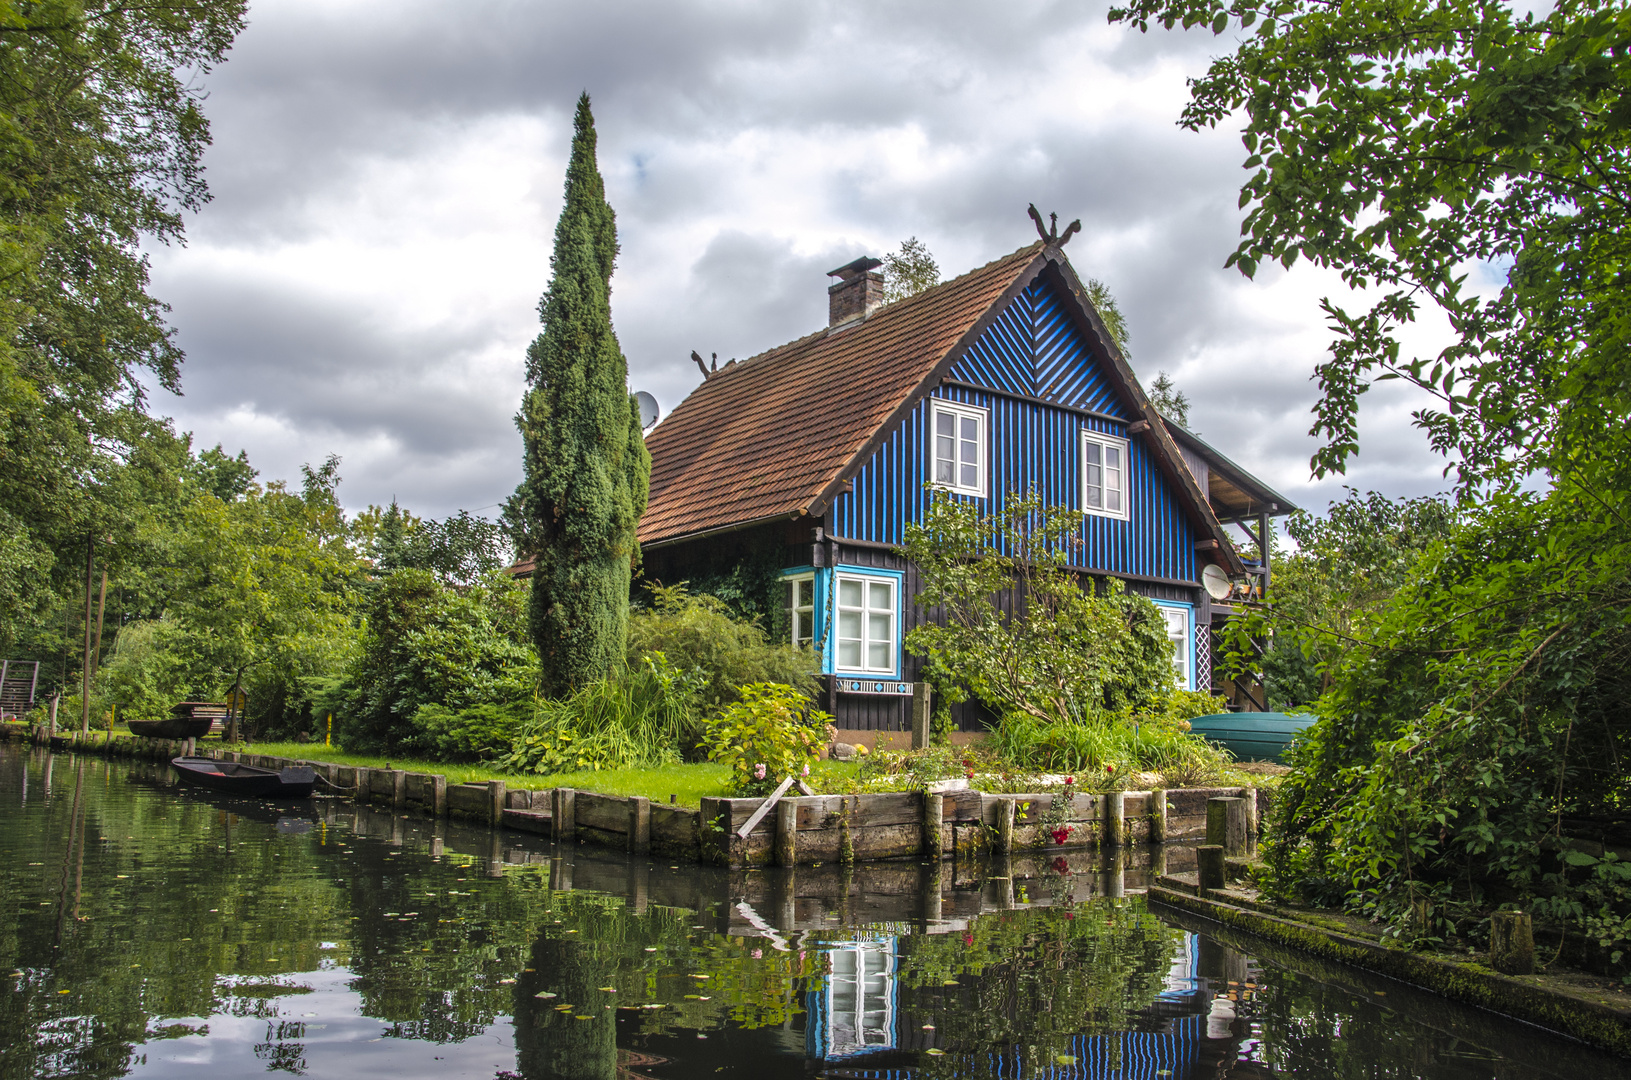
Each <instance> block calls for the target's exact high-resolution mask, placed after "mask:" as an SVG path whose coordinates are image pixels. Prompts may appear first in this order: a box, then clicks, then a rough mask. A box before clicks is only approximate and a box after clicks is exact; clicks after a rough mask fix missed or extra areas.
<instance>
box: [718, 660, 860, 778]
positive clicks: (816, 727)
mask: <svg viewBox="0 0 1631 1080" xmlns="http://www.w3.org/2000/svg"><path fill="white" fill-rule="evenodd" d="M811 706H812V702H811V701H810V699H809V698H808V697H806V696H805V695H804V694H802V693H800V692H799V691H798V690H795V689H794V688H793V687H791V686H787V685H784V684H782V683H753V684H751V685H749V686H744V687H742V689H741V696H740V699H739V700H738V701H736V702H735V703H734V704H732V705H731V706H730V707H729V708H727V709H726V710H725V711H724V713H722V714H721V715H720V716H719V718H718V719H717V720H714V721H712V722H710V723H709V725H708V729H707V731H706V733H705V734H704V735H703V740H702V741H703V745H705V746H706V747H707V748H708V757H709V759H710V760H712V761H719V762H723V763H725V764H727V765H729V766H730V769H731V786H732V788H733V789H734V790H735V791H736V793H737V794H738V795H768V794H769V793H770V792H771V791H773V790H774V789H775V788H776V785H778V784H780V783H781V782H782V780H784V779H785V778H787V777H789V776H808V775H810V763H811V762H812V761H814V760H815V757H816V748H817V747H818V746H820V745H821V739H822V735H823V733H824V732H825V730H826V725H827V724H828V723H830V722H831V721H832V717H830V716H828V715H827V714H826V713H824V712H821V711H820V710H818V709H815V708H812V707H811Z"/></svg>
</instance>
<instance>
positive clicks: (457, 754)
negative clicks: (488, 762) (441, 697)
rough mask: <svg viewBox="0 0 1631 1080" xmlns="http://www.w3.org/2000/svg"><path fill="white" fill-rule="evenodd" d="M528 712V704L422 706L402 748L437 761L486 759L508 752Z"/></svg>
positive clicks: (529, 705)
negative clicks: (463, 706) (419, 752)
mask: <svg viewBox="0 0 1631 1080" xmlns="http://www.w3.org/2000/svg"><path fill="white" fill-rule="evenodd" d="M531 712H532V706H531V703H530V702H528V703H519V702H512V703H510V704H505V705H472V706H470V707H469V708H465V709H449V708H448V707H447V706H445V705H421V706H419V711H418V712H417V713H415V714H414V716H413V726H414V728H415V734H414V735H412V736H410V737H409V738H407V739H404V740H403V745H404V747H405V748H406V749H408V750H416V751H422V752H424V753H426V754H428V755H429V756H431V757H433V758H436V759H437V760H440V761H477V760H480V759H483V758H489V757H492V756H493V755H495V754H502V753H507V752H508V751H509V749H510V747H511V745H512V744H513V743H514V742H515V739H516V736H517V734H519V732H520V730H521V725H522V723H523V722H524V721H525V720H526V718H527V716H528V714H530V713H531Z"/></svg>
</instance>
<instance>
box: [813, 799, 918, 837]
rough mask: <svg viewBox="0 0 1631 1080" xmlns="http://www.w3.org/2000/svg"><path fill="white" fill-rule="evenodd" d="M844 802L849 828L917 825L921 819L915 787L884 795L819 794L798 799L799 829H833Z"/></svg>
mask: <svg viewBox="0 0 1631 1080" xmlns="http://www.w3.org/2000/svg"><path fill="white" fill-rule="evenodd" d="M846 804H847V805H848V808H849V826H850V828H851V829H860V828H866V827H869V826H873V825H917V824H920V823H921V822H922V820H923V802H922V797H921V796H919V795H918V794H917V793H916V792H914V791H900V792H890V793H888V794H883V795H819V796H817V797H816V798H813V799H800V800H799V831H800V832H803V831H804V830H806V829H835V828H837V827H838V821H839V817H840V816H841V815H842V813H843V811H844V809H845V806H846Z"/></svg>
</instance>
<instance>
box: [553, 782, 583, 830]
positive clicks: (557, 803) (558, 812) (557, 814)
mask: <svg viewBox="0 0 1631 1080" xmlns="http://www.w3.org/2000/svg"><path fill="white" fill-rule="evenodd" d="M577 795H578V793H577V792H576V791H574V790H573V789H572V788H555V789H554V792H553V805H552V807H551V810H550V815H551V819H552V820H553V821H554V823H555V839H556V840H570V839H572V838H573V837H574V836H575V835H576V834H577V828H578V804H577Z"/></svg>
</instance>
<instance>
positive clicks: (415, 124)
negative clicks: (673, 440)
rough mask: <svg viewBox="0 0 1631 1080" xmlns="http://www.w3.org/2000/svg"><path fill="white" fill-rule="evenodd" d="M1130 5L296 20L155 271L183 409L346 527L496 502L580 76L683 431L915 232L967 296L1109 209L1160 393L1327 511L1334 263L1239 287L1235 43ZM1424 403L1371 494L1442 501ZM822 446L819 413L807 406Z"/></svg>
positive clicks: (252, 50) (254, 47) (645, 9)
mask: <svg viewBox="0 0 1631 1080" xmlns="http://www.w3.org/2000/svg"><path fill="white" fill-rule="evenodd" d="M1105 10H1106V6H1105V5H1104V4H1101V3H1094V2H1092V0H1089V2H1086V3H1083V2H1073V3H1048V2H1019V0H1009V2H1007V3H1002V4H995V3H990V2H985V3H964V2H960V0H933V2H923V3H876V4H870V5H858V4H839V3H823V2H813V0H807V2H804V3H799V4H785V3H783V4H771V3H748V2H746V0H740V2H720V3H679V2H675V0H663V2H653V3H612V2H601V3H588V4H585V3H578V4H572V5H567V4H562V3H552V2H531V3H498V2H487V0H441V2H434V3H433V2H412V0H391V2H389V3H386V2H340V0H321V2H307V0H268V2H265V3H260V4H255V5H253V6H252V7H251V8H250V13H249V27H248V29H247V30H246V31H245V32H244V34H243V35H242V36H241V37H240V38H239V40H238V43H237V45H236V47H235V48H234V49H233V51H232V54H231V57H230V59H229V61H228V62H227V63H226V64H225V65H224V66H223V67H221V68H220V69H218V70H217V71H215V72H214V73H212V74H211V75H210V76H209V77H208V78H207V79H206V80H204V83H203V85H204V87H205V88H206V90H207V92H208V100H207V102H206V103H205V108H206V111H207V113H208V115H209V117H210V120H211V123H212V125H213V129H214V136H215V145H214V147H213V148H212V149H211V150H210V152H209V155H208V157H207V159H206V162H207V165H208V179H209V183H210V186H211V188H212V190H213V192H214V196H215V197H214V201H213V202H212V203H211V204H210V205H209V206H208V207H207V208H205V210H204V211H203V213H201V214H200V215H198V216H196V217H195V218H193V219H192V220H191V221H190V222H189V226H188V233H189V239H188V243H187V245H186V246H185V247H183V248H175V249H160V250H158V251H156V252H155V253H154V256H153V287H154V291H155V292H156V293H157V295H158V296H160V297H161V298H162V299H164V300H166V301H168V302H169V303H170V304H171V305H173V312H172V322H173V324H174V326H175V327H176V328H177V331H178V333H179V338H180V343H181V345H182V347H183V348H184V349H185V350H186V352H187V363H186V365H185V367H184V369H183V387H184V391H185V396H182V397H179V398H178V397H173V396H171V395H168V394H163V393H159V394H156V395H155V402H154V404H155V407H156V409H157V410H158V411H160V412H163V413H166V414H168V415H171V416H174V417H175V418H176V421H177V423H178V425H179V426H180V427H181V428H182V429H183V430H191V431H193V432H195V435H196V439H197V441H198V443H199V444H200V445H202V446H210V445H213V444H215V443H217V442H219V443H221V444H223V445H224V446H225V448H226V449H227V450H228V451H231V452H236V451H237V450H239V449H246V450H248V452H249V456H250V458H251V460H252V462H253V463H254V464H255V465H256V466H257V467H258V468H259V469H260V470H261V472H262V476H263V478H278V477H292V476H296V475H298V469H299V466H300V464H301V463H302V462H314V463H315V462H319V461H321V460H322V459H323V458H324V457H325V456H326V455H328V454H330V453H335V454H339V455H340V456H341V457H342V458H343V464H342V467H341V472H342V475H343V476H344V478H345V480H344V484H343V485H342V487H341V496H342V498H343V500H344V501H345V503H346V504H347V505H348V506H349V507H351V508H353V509H360V508H362V507H364V506H366V505H368V504H370V503H384V502H388V501H389V500H390V499H391V498H392V497H393V496H394V497H396V498H397V499H399V500H400V501H401V502H402V503H403V505H404V506H406V507H407V508H408V509H410V510H412V511H413V512H415V513H418V514H421V515H434V516H441V515H445V514H448V513H450V512H452V511H454V510H457V509H460V508H463V509H468V510H473V511H479V512H482V513H485V514H492V513H493V512H494V508H495V505H496V504H497V503H498V502H499V501H500V500H501V499H503V498H504V497H505V496H506V495H507V494H508V493H509V492H510V491H512V490H513V489H514V487H515V484H516V482H517V481H518V480H519V478H520V461H521V449H520V439H519V436H518V435H517V434H516V432H515V428H514V425H513V422H512V419H511V418H512V416H513V414H514V412H515V408H516V405H517V402H518V400H519V398H520V394H521V390H522V357H523V353H524V350H525V347H526V344H527V342H528V341H529V340H530V339H531V338H532V337H533V336H534V335H536V334H537V332H538V318H537V311H536V305H537V302H538V297H539V294H540V293H541V292H542V291H543V289H544V287H545V285H546V284H547V280H548V268H549V255H550V243H551V237H552V234H553V230H554V224H555V219H556V217H557V215H558V214H559V212H560V201H561V187H562V182H563V177H564V171H565V164H566V155H567V151H568V147H569V143H570V138H571V117H572V109H573V106H574V103H575V100H576V98H577V95H578V93H579V91H580V90H584V89H587V90H588V91H589V93H590V94H591V96H592V98H593V101H594V113H595V122H596V127H597V129H598V131H599V135H600V167H601V170H602V172H603V173H604V175H605V177H606V187H607V194H608V197H609V199H610V201H611V203H612V205H613V207H614V208H615V209H616V211H617V218H618V233H619V238H620V240H621V243H622V254H621V256H620V258H619V263H618V271H617V274H616V276H615V277H614V278H613V281H612V288H613V294H612V311H613V318H614V320H615V323H616V328H617V332H618V335H619V338H620V340H621V342H622V345H623V350H624V352H625V354H626V355H627V356H628V359H629V368H630V380H631V387H632V388H633V389H643V390H649V391H650V392H652V393H653V394H655V395H656V397H657V399H658V401H659V402H660V403H661V405H662V407H663V409H664V411H665V412H666V411H667V410H668V409H670V408H672V407H673V406H674V405H675V404H676V403H678V402H679V401H680V400H681V399H682V398H683V397H684V396H685V394H686V393H688V392H689V391H690V390H691V389H692V388H693V387H694V386H695V385H696V383H697V382H698V381H699V378H700V376H699V375H698V373H697V370H696V368H695V366H694V365H693V364H692V363H691V362H690V360H689V359H688V356H689V353H690V351H691V350H692V349H697V350H698V351H700V352H701V353H703V355H707V354H708V353H711V352H717V353H719V355H720V359H721V361H722V362H723V360H725V359H726V358H728V357H732V356H738V357H745V356H748V355H751V354H753V353H757V352H760V351H763V350H764V349H766V348H769V347H772V346H774V345H778V344H780V343H782V342H784V341H787V340H790V339H792V338H794V337H797V336H800V335H802V334H805V333H808V332H809V331H811V330H813V329H816V328H818V327H820V326H821V325H823V324H824V323H825V321H826V287H827V284H828V279H827V278H826V277H825V276H824V275H825V271H827V270H830V269H832V268H833V267H835V266H838V265H840V264H842V263H845V262H848V261H850V260H851V259H853V258H855V257H856V256H858V255H862V254H873V255H880V256H881V255H883V254H884V253H885V252H887V251H889V250H891V249H893V248H895V247H896V246H897V245H898V244H899V243H900V241H901V240H903V239H905V238H906V237H908V236H916V237H918V238H919V239H921V240H923V241H924V242H925V243H926V244H927V245H928V247H929V249H930V250H931V251H932V252H933V253H934V255H935V257H936V259H937V260H938V262H939V264H940V266H941V269H942V272H943V273H944V274H945V276H947V277H950V276H955V275H956V274H960V273H963V272H964V271H966V270H968V269H971V268H973V267H975V266H978V265H980V264H983V263H985V262H987V261H989V260H991V259H993V258H996V257H998V256H1000V255H1003V254H1006V253H1008V252H1010V251H1013V250H1014V249H1016V248H1018V247H1021V246H1023V245H1025V244H1027V243H1030V242H1031V241H1032V240H1033V239H1035V235H1036V234H1035V232H1034V230H1033V228H1032V226H1031V223H1030V221H1029V220H1028V219H1027V217H1026V215H1025V207H1026V204H1027V203H1030V202H1035V203H1036V204H1037V206H1038V207H1039V208H1041V209H1042V210H1043V212H1044V213H1046V212H1048V211H1057V212H1058V213H1059V215H1060V218H1061V226H1062V224H1063V222H1065V221H1068V220H1070V219H1071V218H1075V217H1080V218H1081V220H1082V224H1083V231H1082V233H1081V234H1080V235H1079V236H1078V237H1076V238H1075V239H1074V240H1073V241H1072V242H1071V244H1070V246H1069V248H1068V249H1067V250H1068V254H1069V255H1070V257H1071V259H1072V261H1073V262H1074V264H1075V265H1076V268H1077V270H1078V271H1079V272H1080V273H1081V274H1082V275H1083V276H1084V277H1086V276H1093V277H1098V278H1100V279H1102V280H1103V281H1104V282H1106V283H1107V284H1108V285H1109V287H1110V289H1111V290H1112V292H1113V293H1114V294H1115V295H1116V296H1117V297H1118V299H1119V301H1120V304H1121V307H1122V309H1123V311H1124V312H1125V314H1126V315H1127V318H1128V322H1129V324H1130V326H1131V330H1132V338H1131V350H1130V352H1131V360H1132V362H1133V365H1134V367H1135V368H1136V369H1137V370H1138V372H1139V374H1140V376H1141V377H1143V378H1144V379H1145V381H1146V384H1147V382H1148V380H1149V379H1151V378H1153V377H1154V375H1155V373H1156V372H1157V371H1160V370H1165V371H1168V372H1170V373H1171V374H1172V375H1173V377H1174V378H1175V379H1176V380H1177V383H1178V385H1179V387H1180V388H1181V389H1182V390H1184V391H1185V392H1186V393H1187V394H1188V395H1189V397H1190V399H1191V400H1192V401H1193V402H1194V409H1193V412H1192V414H1191V419H1192V422H1193V426H1194V427H1195V428H1196V429H1197V430H1198V431H1199V432H1201V433H1202V435H1203V436H1204V437H1206V438H1207V439H1208V440H1209V441H1211V442H1212V443H1213V444H1214V445H1216V446H1217V447H1218V448H1219V449H1221V450H1222V451H1223V452H1224V453H1226V454H1228V455H1230V456H1231V457H1233V458H1234V459H1235V460H1236V461H1238V462H1240V463H1241V464H1243V465H1245V466H1247V467H1248V468H1250V469H1252V470H1253V471H1255V472H1256V473H1257V474H1258V475H1260V476H1261V477H1263V478H1264V479H1265V480H1267V481H1268V482H1269V483H1271V484H1272V485H1274V486H1275V487H1277V488H1279V489H1280V490H1281V491H1282V492H1284V493H1285V494H1287V495H1289V496H1291V497H1292V498H1294V499H1297V500H1298V501H1300V502H1301V503H1302V504H1303V505H1304V506H1307V507H1310V508H1322V507H1323V506H1324V505H1325V503H1326V501H1327V500H1328V499H1329V498H1331V497H1333V496H1334V495H1336V494H1338V493H1339V487H1340V483H1341V481H1332V480H1326V481H1322V482H1318V483H1316V482H1314V481H1312V480H1311V478H1310V475H1309V469H1308V458H1309V455H1310V453H1311V451H1312V449H1313V445H1314V444H1313V441H1312V440H1311V439H1310V438H1309V437H1308V435H1307V430H1308V427H1309V424H1310V416H1309V413H1308V409H1309V407H1310V405H1311V404H1312V403H1313V401H1314V398H1315V386H1314V384H1313V383H1312V382H1310V380H1309V376H1310V374H1311V373H1312V370H1313V366H1314V364H1315V363H1316V362H1318V360H1319V359H1320V358H1321V357H1322V356H1323V355H1324V352H1325V349H1326V346H1327V343H1328V342H1329V340H1330V337H1331V335H1330V333H1329V331H1328V330H1326V329H1325V327H1324V326H1323V324H1322V321H1321V319H1320V316H1319V310H1318V299H1319V297H1320V296H1321V295H1324V294H1327V293H1330V294H1334V295H1339V296H1340V295H1342V288H1341V286H1340V284H1339V283H1337V282H1336V281H1335V279H1334V278H1331V277H1329V276H1326V275H1322V274H1320V273H1319V272H1316V271H1313V270H1311V269H1306V268H1299V269H1297V270H1294V271H1292V272H1291V273H1289V274H1285V273H1276V272H1272V271H1265V272H1264V273H1263V274H1262V275H1261V276H1260V277H1259V279H1258V280H1257V281H1255V282H1250V281H1247V280H1245V279H1243V278H1241V277H1240V276H1239V274H1238V273H1236V272H1235V271H1233V270H1224V269H1222V266H1223V262H1224V259H1225V258H1226V257H1227V255H1228V254H1229V252H1230V251H1231V250H1232V249H1233V246H1234V243H1235V238H1236V236H1237V234H1238V230H1239V221H1240V212H1239V211H1238V210H1237V208H1236V200H1237V192H1238V186H1239V183H1240V179H1241V177H1242V173H1241V171H1240V169H1239V163H1240V161H1241V159H1242V158H1243V156H1244V151H1243V150H1242V149H1241V146H1240V142H1239V136H1238V133H1237V132H1235V131H1232V130H1230V131H1218V132H1211V133H1206V134H1199V135H1197V134H1193V133H1190V132H1186V131H1183V130H1181V129H1179V128H1178V127H1176V126H1175V124H1174V121H1175V120H1176V118H1177V116H1178V113H1179V111H1180V109H1181V108H1182V106H1183V103H1184V101H1185V99H1186V88H1185V78H1186V77H1188V76H1192V75H1196V74H1199V73H1200V72H1201V71H1202V70H1203V68H1204V66H1205V64H1206V62H1207V60H1208V58H1209V57H1210V56H1212V55H1215V54H1217V53H1220V52H1222V51H1224V50H1225V49H1226V48H1227V47H1228V44H1227V41H1226V40H1219V39H1214V38H1213V37H1211V36H1210V35H1209V34H1205V35H1202V34H1191V35H1184V34H1177V33H1166V32H1159V33H1152V34H1150V35H1149V36H1141V35H1139V34H1137V33H1136V32H1132V31H1128V30H1125V29H1122V28H1119V27H1111V26H1108V25H1107V24H1106V21H1105ZM1397 386H1398V384H1396V383H1395V384H1387V385H1386V386H1385V387H1383V388H1379V389H1378V390H1376V391H1373V392H1372V393H1371V394H1369V395H1367V397H1366V399H1365V401H1366V413H1365V421H1364V424H1363V427H1362V430H1361V439H1362V443H1363V445H1364V447H1365V452H1364V454H1363V456H1362V457H1361V458H1359V459H1358V461H1357V462H1355V463H1354V465H1353V466H1352V467H1351V468H1350V473H1349V477H1348V479H1347V482H1348V483H1350V484H1353V485H1354V486H1357V487H1359V488H1361V489H1362V490H1363V489H1368V488H1375V489H1377V490H1381V491H1384V492H1387V493H1389V494H1393V495H1405V494H1410V495H1414V494H1422V493H1425V492H1429V491H1437V490H1441V489H1443V488H1444V487H1445V482H1444V481H1443V479H1442V477H1441V469H1442V466H1443V463H1442V461H1440V460H1438V459H1436V458H1434V457H1432V456H1431V455H1430V453H1429V452H1428V451H1427V450H1426V447H1425V442H1424V439H1423V437H1422V435H1421V433H1420V432H1418V431H1416V430H1415V429H1413V428H1412V427H1411V426H1410V420H1409V408H1410V405H1409V402H1408V399H1407V398H1406V396H1405V392H1404V391H1402V390H1400V389H1396V388H1397ZM789 420H790V422H796V420H797V418H796V417H790V418H789Z"/></svg>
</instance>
